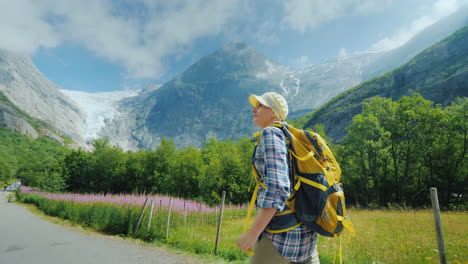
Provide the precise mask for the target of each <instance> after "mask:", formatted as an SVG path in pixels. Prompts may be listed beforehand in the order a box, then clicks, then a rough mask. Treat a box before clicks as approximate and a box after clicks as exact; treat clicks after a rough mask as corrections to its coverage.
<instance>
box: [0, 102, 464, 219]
mask: <svg viewBox="0 0 468 264" xmlns="http://www.w3.org/2000/svg"><path fill="white" fill-rule="evenodd" d="M467 115H468V98H457V99H456V100H454V101H453V102H452V104H451V105H450V106H447V107H445V108H443V107H442V106H440V105H436V104H434V103H433V102H431V101H429V100H426V99H424V98H423V97H421V96H420V95H419V94H413V95H412V96H406V97H402V98H401V99H399V100H398V101H393V100H392V99H388V98H382V97H374V98H372V99H370V100H368V101H366V102H365V103H364V108H363V111H362V113H361V114H358V115H356V116H354V118H353V120H352V124H351V125H350V126H349V127H347V132H348V135H347V136H346V138H345V139H344V140H343V141H342V142H339V143H336V144H335V143H334V142H333V139H331V138H327V137H326V135H325V132H324V131H323V128H322V127H321V126H317V127H315V128H314V131H316V132H318V133H319V134H321V135H322V136H323V137H325V138H326V139H327V141H328V143H329V146H330V148H331V149H332V150H333V152H334V153H335V156H336V158H337V160H338V162H339V163H340V166H341V168H342V171H343V176H342V182H343V186H344V190H345V194H346V203H347V204H349V205H350V206H358V207H371V208H384V207H394V206H398V207H408V208H423V207H427V206H429V205H430V199H429V188H431V187H436V188H437V189H438V192H439V199H440V204H441V207H442V208H443V209H458V210H466V209H467V208H468V201H467V199H466V195H467V190H466V186H467V184H466V175H467V174H468V166H467V163H466V156H467V147H468V123H467ZM291 123H292V124H295V122H294V120H293V121H292V122H291ZM255 140H256V139H255V138H242V139H239V140H235V141H234V140H233V141H218V140H216V139H215V138H211V139H210V140H208V141H207V142H206V143H205V144H204V146H203V148H201V149H195V148H192V147H188V148H185V149H177V147H176V144H175V143H174V142H172V141H171V140H168V139H162V141H161V144H160V145H159V146H157V147H155V148H154V149H152V150H139V151H136V152H132V151H127V152H125V151H123V150H122V149H121V148H119V147H118V146H111V145H109V143H108V140H106V139H98V140H94V141H93V146H94V149H95V150H94V151H92V152H86V151H83V150H81V149H78V150H71V149H67V148H66V147H64V146H62V145H60V144H59V143H57V142H54V141H51V140H49V139H47V138H44V137H40V138H39V139H37V140H34V141H33V140H30V139H29V138H28V137H26V136H23V135H20V134H18V133H16V132H12V131H9V130H6V129H3V128H0V183H1V182H8V181H11V180H12V179H21V181H22V183H23V185H27V186H30V187H35V188H39V189H41V190H44V191H51V192H75V193H104V194H107V193H114V194H115V193H140V194H141V193H152V194H155V193H157V194H164V195H171V196H175V197H180V198H186V199H192V200H196V201H201V202H205V203H207V204H209V205H215V204H218V203H219V202H220V199H221V194H222V192H223V191H226V192H227V195H226V200H227V202H229V203H232V204H244V203H247V202H248V200H249V198H250V196H251V191H252V189H253V188H249V186H251V185H253V179H252V176H251V174H250V162H251V156H252V151H253V143H254V142H255Z"/></svg>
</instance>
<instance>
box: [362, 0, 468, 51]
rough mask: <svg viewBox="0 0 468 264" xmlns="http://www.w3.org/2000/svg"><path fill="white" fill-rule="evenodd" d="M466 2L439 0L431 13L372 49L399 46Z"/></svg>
mask: <svg viewBox="0 0 468 264" xmlns="http://www.w3.org/2000/svg"><path fill="white" fill-rule="evenodd" d="M466 3H467V1H466V0H461V1H460V0H458V1H457V0H437V1H436V2H435V3H434V5H433V6H432V8H431V11H430V13H429V14H426V15H424V16H421V17H419V18H417V19H416V20H414V21H413V22H412V23H411V25H409V26H408V27H404V28H402V29H401V30H400V31H399V32H398V33H397V34H396V35H394V36H389V37H385V38H383V39H381V40H380V41H378V42H377V43H375V44H373V45H372V46H371V48H370V50H371V51H386V50H391V49H394V48H397V47H399V46H401V45H403V44H404V43H406V42H407V41H408V40H410V39H411V38H412V37H413V36H414V35H416V34H417V33H419V32H421V31H422V30H424V29H425V28H426V27H428V26H430V25H432V24H434V23H435V22H437V21H439V20H440V19H442V18H444V17H446V16H448V15H450V14H452V13H453V12H455V11H456V10H457V9H458V8H459V7H460V6H462V5H463V4H466Z"/></svg>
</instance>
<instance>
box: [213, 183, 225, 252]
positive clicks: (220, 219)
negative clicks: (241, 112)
mask: <svg viewBox="0 0 468 264" xmlns="http://www.w3.org/2000/svg"><path fill="white" fill-rule="evenodd" d="M225 199H226V192H225V191H223V200H222V201H221V210H219V220H218V231H217V232H216V245H215V250H214V253H215V255H216V254H218V246H219V236H220V234H221V222H222V221H223V211H224V200H225Z"/></svg>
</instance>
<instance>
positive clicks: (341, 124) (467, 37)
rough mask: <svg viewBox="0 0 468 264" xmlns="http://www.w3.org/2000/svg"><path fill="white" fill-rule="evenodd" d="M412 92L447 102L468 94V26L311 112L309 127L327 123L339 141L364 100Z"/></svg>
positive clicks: (397, 96)
mask: <svg viewBox="0 0 468 264" xmlns="http://www.w3.org/2000/svg"><path fill="white" fill-rule="evenodd" d="M412 92H417V93H420V94H421V95H422V96H423V97H424V98H426V99H429V100H431V101H434V102H435V103H438V104H442V105H444V106H446V105H448V104H449V103H450V102H451V101H452V100H453V99H454V98H456V97H466V96H468V26H465V27H463V28H462V29H460V30H458V31H457V32H455V33H454V34H452V35H451V36H449V37H448V38H446V39H444V40H443V41H441V42H439V43H437V44H435V45H433V46H432V47H430V48H428V49H426V50H424V51H423V52H421V53H420V54H419V55H417V56H416V57H414V58H413V59H412V60H410V61H409V62H408V63H406V64H405V65H403V66H401V67H399V68H397V69H395V70H393V71H391V72H388V73H386V74H384V75H382V76H380V77H378V78H374V79H372V80H370V81H367V82H365V83H363V84H361V85H358V86H356V87H354V88H352V89H350V90H348V91H346V92H344V93H342V94H340V95H339V96H337V97H335V98H334V99H333V100H331V101H330V102H328V103H327V104H325V105H324V106H322V107H321V108H320V109H318V110H316V111H315V112H313V113H312V114H311V115H310V116H308V118H307V119H308V121H307V122H306V125H305V127H306V128H309V127H313V126H314V125H316V124H323V125H324V127H325V131H326V132H327V136H329V137H331V138H333V139H335V140H336V141H338V142H339V141H340V140H342V139H343V138H344V137H345V136H346V130H345V128H346V127H347V126H348V125H350V123H351V120H352V117H354V116H355V115H356V114H359V113H360V112H361V110H362V102H364V101H365V100H368V99H370V98H372V97H374V96H381V97H387V98H392V99H394V100H398V99H399V98H401V97H403V96H407V95H411V93H412Z"/></svg>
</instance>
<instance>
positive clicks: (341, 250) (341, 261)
mask: <svg viewBox="0 0 468 264" xmlns="http://www.w3.org/2000/svg"><path fill="white" fill-rule="evenodd" d="M340 264H343V247H342V245H341V236H340Z"/></svg>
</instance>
